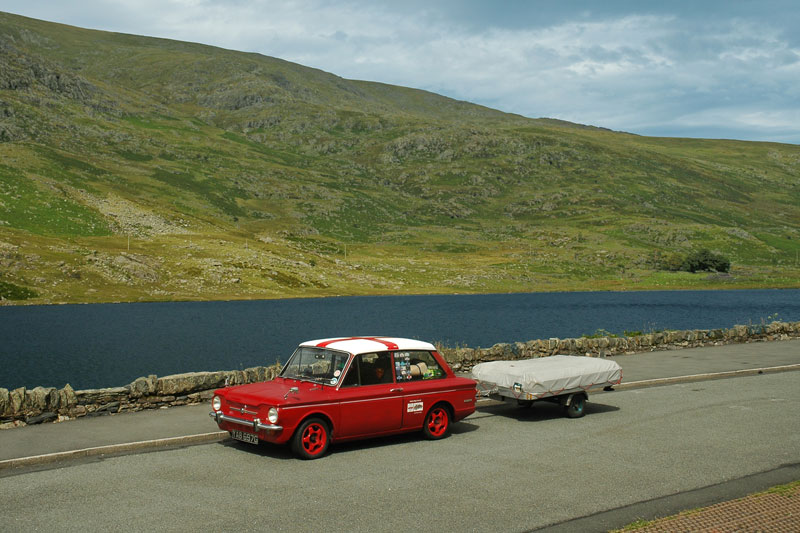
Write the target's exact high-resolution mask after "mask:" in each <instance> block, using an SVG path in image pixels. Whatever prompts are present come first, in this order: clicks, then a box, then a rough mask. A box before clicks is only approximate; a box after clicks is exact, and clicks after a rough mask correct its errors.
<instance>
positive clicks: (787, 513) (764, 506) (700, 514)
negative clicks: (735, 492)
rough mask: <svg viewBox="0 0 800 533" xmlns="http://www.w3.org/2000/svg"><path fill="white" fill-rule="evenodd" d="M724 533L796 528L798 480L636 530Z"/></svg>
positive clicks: (799, 522) (792, 532)
mask: <svg viewBox="0 0 800 533" xmlns="http://www.w3.org/2000/svg"><path fill="white" fill-rule="evenodd" d="M682 531H686V532H691V533H700V532H707V533H728V532H736V533H740V532H741V533H743V532H764V533H767V532H770V533H772V532H780V533H784V532H785V533H797V532H798V531H800V483H795V484H792V485H790V487H789V488H788V489H786V490H783V491H779V492H762V493H759V494H753V495H750V496H746V497H744V498H739V499H738V500H731V501H729V502H723V503H719V504H717V505H712V506H710V507H705V508H703V509H699V510H697V511H687V512H684V513H681V514H679V515H676V516H674V517H669V518H662V519H660V520H657V521H656V522H654V523H652V524H650V525H648V526H646V527H643V528H641V529H636V530H635V532H636V533H677V532H682Z"/></svg>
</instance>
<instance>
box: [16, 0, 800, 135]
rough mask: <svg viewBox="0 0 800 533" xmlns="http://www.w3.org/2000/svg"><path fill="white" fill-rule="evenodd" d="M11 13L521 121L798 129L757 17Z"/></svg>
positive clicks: (206, 10)
mask: <svg viewBox="0 0 800 533" xmlns="http://www.w3.org/2000/svg"><path fill="white" fill-rule="evenodd" d="M771 1H772V2H774V3H775V5H776V7H777V8H781V9H782V7H781V6H782V5H783V4H782V3H781V2H782V0H771ZM10 3H11V4H12V6H11V7H9V8H8V9H10V10H11V11H13V12H18V13H23V14H26V15H29V16H34V17H38V18H44V19H47V20H58V21H62V22H66V23H70V24H75V25H79V26H88V27H94V28H99V29H107V30H111V31H121V32H127V33H136V34H141V35H151V36H160V37H167V38H172V39H179V40H187V41H193V42H202V43H206V44H212V45H216V46H222V47H225V48H231V49H236V50H243V51H250V52H259V53H262V54H265V55H270V56H276V57H280V58H282V59H286V60H289V61H294V62H297V63H301V64H304V65H307V66H312V67H316V68H320V69H323V70H326V71H329V72H333V73H335V74H337V75H340V76H343V77H346V78H352V79H364V80H371V81H381V82H385V83H391V84H397V85H405V86H410V87H417V88H422V89H427V90H431V91H434V92H438V93H441V94H445V95H447V96H451V97H454V98H458V99H462V100H468V101H473V102H476V103H480V104H484V105H489V106H491V107H497V108H499V109H501V110H504V111H508V112H513V113H518V114H522V115H526V116H531V117H542V116H546V117H554V118H561V119H564V120H570V121H574V122H580V123H588V124H594V125H598V126H604V127H609V128H612V129H619V130H627V131H632V132H635V133H641V134H664V133H665V132H666V133H667V134H669V132H675V133H676V134H685V133H686V132H692V134H693V135H695V136H716V135H719V132H725V131H728V130H729V131H730V132H732V133H735V134H736V135H737V136H744V138H753V139H763V138H770V135H776V136H780V138H781V139H783V140H786V139H789V140H791V142H798V143H800V126H792V125H791V124H789V122H790V121H789V120H784V119H782V118H781V117H794V116H796V115H795V113H796V112H797V109H798V104H797V102H799V101H800V88H799V87H800V84H798V83H797V80H798V79H800V44H798V43H799V42H800V39H798V36H797V31H796V30H794V28H793V26H791V23H790V22H786V23H782V18H781V17H780V16H772V15H768V14H769V13H771V12H772V11H771V8H770V6H769V5H765V6H762V7H759V9H755V10H754V9H751V8H749V7H747V6H732V7H731V6H729V5H728V3H725V2H724V3H722V4H715V3H713V2H712V3H710V4H704V5H703V6H702V8H695V7H692V5H689V4H688V3H683V2H676V3H675V5H674V6H673V4H670V5H669V6H667V5H664V6H660V7H657V8H656V7H648V9H649V11H645V10H644V8H642V7H639V6H640V3H633V4H630V5H629V4H627V3H625V2H609V3H603V4H602V7H603V10H602V11H598V10H599V9H600V7H598V4H597V3H596V2H590V3H586V4H585V5H581V4H578V7H576V8H573V9H571V10H569V9H567V8H564V7H557V6H549V5H547V4H538V3H537V4H536V5H535V6H533V7H532V5H531V4H530V3H524V2H523V3H520V4H515V3H512V4H509V5H508V6H507V7H508V12H503V13H499V12H498V10H496V9H493V10H488V9H486V8H485V5H484V4H481V3H479V2H444V3H442V4H439V3H428V2H421V1H416V0H414V1H412V2H410V3H385V4H384V3H380V2H371V1H364V0H361V1H358V0H352V1H348V2H330V1H324V0H291V1H284V2H276V1H269V0H252V1H242V0H120V1H118V2H114V3H113V4H112V3H110V2H107V1H102V0H85V1H84V2H83V3H81V8H80V9H75V4H72V3H66V2H55V1H53V2H48V1H42V2H34V3H32V2H26V3H23V2H18V1H11V2H10ZM684 4H686V5H684ZM670 6H673V7H670ZM15 7H16V10H15ZM729 13H730V14H729ZM788 13H789V14H788V15H787V16H786V17H785V19H786V20H787V21H792V20H795V21H796V20H797V17H796V16H794V15H792V14H791V13H792V11H791V10H789V12H788ZM794 124H800V121H797V122H795V123H794ZM704 132H707V133H704ZM723 136H725V135H723Z"/></svg>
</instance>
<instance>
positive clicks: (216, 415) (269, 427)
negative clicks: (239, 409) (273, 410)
mask: <svg viewBox="0 0 800 533" xmlns="http://www.w3.org/2000/svg"><path fill="white" fill-rule="evenodd" d="M208 416H210V417H211V418H213V419H214V421H215V422H216V423H217V425H219V423H220V422H228V423H231V424H239V425H240V426H244V427H246V428H248V429H250V430H251V431H255V432H259V431H283V426H278V425H275V424H269V423H267V424H264V423H263V422H261V420H259V419H258V418H256V419H255V420H245V419H244V418H237V417H235V416H229V415H223V414H222V413H220V412H219V411H211V412H210V413H208Z"/></svg>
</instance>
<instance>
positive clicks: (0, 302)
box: [0, 273, 800, 307]
mask: <svg viewBox="0 0 800 533" xmlns="http://www.w3.org/2000/svg"><path fill="white" fill-rule="evenodd" d="M703 274H704V275H712V274H707V273H703ZM718 281H720V282H719V283H708V285H707V286H703V287H696V286H690V285H682V286H672V287H661V286H646V287H642V286H632V287H625V286H623V287H618V288H607V289H603V288H599V289H595V290H588V289H585V288H574V289H570V288H556V289H551V290H548V289H542V290H535V289H533V290H527V291H505V292H497V291H489V292H483V291H475V292H471V291H453V292H413V291H411V292H406V293H403V294H397V293H396V292H391V293H390V292H386V293H383V292H365V293H353V294H317V295H310V296H309V295H307V294H296V295H295V294H291V293H290V294H286V295H282V296H274V297H270V296H269V295H263V296H241V297H221V298H207V297H200V296H198V297H197V298H184V299H181V298H177V299H175V298H170V299H164V300H162V299H157V298H154V299H149V298H143V297H139V298H138V299H131V300H108V301H74V302H73V301H58V302H52V301H51V302H41V301H33V300H40V298H28V299H25V300H9V299H0V307H46V306H64V305H116V304H147V303H162V304H163V303H194V302H199V303H202V302H258V301H274V300H318V299H328V298H370V297H383V296H389V297H394V296H409V297H413V296H462V295H463V296H479V295H480V296H491V295H513V294H580V293H586V294H591V293H625V292H637V293H638V292H717V291H769V290H774V291H787V290H788V291H791V290H800V283H794V284H789V285H786V286H780V287H776V286H775V285H764V286H762V285H759V284H758V283H754V284H752V285H748V284H745V283H742V284H738V285H735V286H731V285H726V284H725V283H731V282H726V281H722V280H718Z"/></svg>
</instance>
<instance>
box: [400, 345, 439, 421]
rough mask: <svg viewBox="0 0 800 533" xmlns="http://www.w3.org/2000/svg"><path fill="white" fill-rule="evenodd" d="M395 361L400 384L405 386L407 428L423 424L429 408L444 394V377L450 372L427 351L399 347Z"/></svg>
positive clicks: (404, 401)
mask: <svg viewBox="0 0 800 533" xmlns="http://www.w3.org/2000/svg"><path fill="white" fill-rule="evenodd" d="M394 364H395V373H396V375H397V381H398V385H399V386H400V387H401V388H402V389H403V390H402V391H401V392H402V394H403V422H402V424H403V428H404V429H412V428H420V427H422V423H423V421H424V420H425V415H426V414H427V413H428V410H429V409H430V408H431V406H433V404H434V403H435V402H437V401H438V400H439V399H440V398H441V396H442V395H441V392H440V391H441V389H442V384H443V382H442V381H441V380H442V379H443V378H445V377H446V374H445V373H444V371H442V369H441V368H440V366H439V364H438V363H437V362H436V359H435V358H434V357H433V356H432V355H431V354H430V352H425V351H418V350H415V351H397V352H395V353H394Z"/></svg>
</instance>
